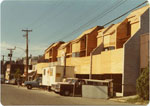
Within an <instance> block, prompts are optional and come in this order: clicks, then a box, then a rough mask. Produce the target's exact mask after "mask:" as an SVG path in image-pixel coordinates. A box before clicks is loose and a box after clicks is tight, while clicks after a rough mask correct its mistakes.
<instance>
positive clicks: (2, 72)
mask: <svg viewBox="0 0 150 106" xmlns="http://www.w3.org/2000/svg"><path fill="white" fill-rule="evenodd" d="M2 56H3V59H2V66H1V67H2V70H1V74H4V56H5V55H2Z"/></svg>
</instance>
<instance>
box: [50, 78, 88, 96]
mask: <svg viewBox="0 0 150 106" xmlns="http://www.w3.org/2000/svg"><path fill="white" fill-rule="evenodd" d="M84 84H86V80H84V79H78V78H66V80H65V81H64V82H58V83H57V84H52V90H53V91H54V92H56V93H59V94H60V95H63V96H82V85H84Z"/></svg>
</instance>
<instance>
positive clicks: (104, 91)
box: [82, 85, 108, 99]
mask: <svg viewBox="0 0 150 106" xmlns="http://www.w3.org/2000/svg"><path fill="white" fill-rule="evenodd" d="M82 97H85V98H99V99H100V98H103V99H107V98H108V87H107V86H93V85H82Z"/></svg>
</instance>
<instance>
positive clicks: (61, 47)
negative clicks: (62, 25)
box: [58, 42, 70, 49]
mask: <svg viewBox="0 0 150 106" xmlns="http://www.w3.org/2000/svg"><path fill="white" fill-rule="evenodd" d="M69 43H70V42H66V43H64V44H62V45H61V46H60V47H59V48H58V49H63V48H65V47H66V46H67V45H68V44H69Z"/></svg>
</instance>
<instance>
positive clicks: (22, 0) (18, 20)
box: [1, 0, 146, 59]
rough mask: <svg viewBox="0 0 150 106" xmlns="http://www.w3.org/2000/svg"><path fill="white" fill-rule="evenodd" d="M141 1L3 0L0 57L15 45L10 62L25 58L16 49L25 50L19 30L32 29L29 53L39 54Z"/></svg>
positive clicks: (23, 40)
mask: <svg viewBox="0 0 150 106" xmlns="http://www.w3.org/2000/svg"><path fill="white" fill-rule="evenodd" d="M144 1H146V0H4V1H3V2H2V3H1V54H2V55H7V54H8V52H9V51H8V50H6V49H7V48H13V47H14V46H16V47H18V48H16V50H15V51H14V54H13V59H16V58H18V57H20V58H21V57H23V56H25V52H24V51H23V50H21V49H19V48H23V49H25V44H26V40H25V38H24V37H23V35H24V34H25V32H22V31H21V30H22V29H27V28H28V29H32V30H33V31H32V32H30V33H29V54H32V55H33V56H36V55H42V54H43V53H44V50H45V49H46V48H47V47H48V46H49V45H50V44H52V43H53V42H56V41H58V40H59V39H61V38H63V37H65V38H64V39H61V40H63V41H69V40H72V39H74V38H76V37H77V36H79V35H80V34H81V33H82V32H83V31H84V30H87V29H89V28H91V27H94V26H97V25H99V26H102V25H104V24H105V23H107V22H109V21H111V20H112V19H114V18H116V17H117V16H120V15H121V14H123V13H125V12H127V11H128V10H130V9H132V8H134V7H136V6H137V5H139V4H141V3H143V2H144ZM143 6H144V5H143ZM124 18H125V17H122V18H121V19H119V20H117V21H114V22H113V23H114V24H115V23H117V22H120V21H122V20H123V19H124ZM113 23H112V24H113ZM83 25H84V26H83ZM81 26H82V27H81ZM80 27H81V28H80ZM79 28H80V29H79ZM77 29H78V30H77ZM73 31H75V32H76V33H72V32H73ZM6 59H7V57H6Z"/></svg>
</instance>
